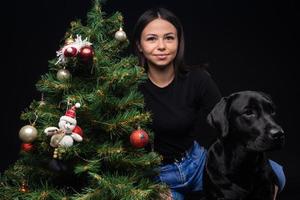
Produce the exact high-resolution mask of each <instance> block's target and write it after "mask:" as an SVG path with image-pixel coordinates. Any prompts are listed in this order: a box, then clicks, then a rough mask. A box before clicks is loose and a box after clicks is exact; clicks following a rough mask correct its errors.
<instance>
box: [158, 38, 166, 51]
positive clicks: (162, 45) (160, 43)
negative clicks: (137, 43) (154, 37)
mask: <svg viewBox="0 0 300 200" xmlns="http://www.w3.org/2000/svg"><path fill="white" fill-rule="evenodd" d="M158 49H159V50H165V49H166V45H165V41H164V40H163V39H162V38H161V39H159V40H158Z"/></svg>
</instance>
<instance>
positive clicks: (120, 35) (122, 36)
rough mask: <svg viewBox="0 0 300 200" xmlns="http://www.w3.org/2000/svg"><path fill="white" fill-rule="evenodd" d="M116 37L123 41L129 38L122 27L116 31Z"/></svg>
mask: <svg viewBox="0 0 300 200" xmlns="http://www.w3.org/2000/svg"><path fill="white" fill-rule="evenodd" d="M115 38H116V40H118V41H120V42H122V41H125V40H126V39H127V36H126V33H125V32H124V31H123V29H122V28H120V29H119V30H118V31H117V32H116V33H115Z"/></svg>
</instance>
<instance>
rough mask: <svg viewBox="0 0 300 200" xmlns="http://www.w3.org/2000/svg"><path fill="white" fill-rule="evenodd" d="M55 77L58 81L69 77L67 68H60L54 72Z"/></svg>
mask: <svg viewBox="0 0 300 200" xmlns="http://www.w3.org/2000/svg"><path fill="white" fill-rule="evenodd" d="M56 78H57V79H58V80H60V81H66V80H69V79H70V78H71V73H70V72H69V70H67V69H60V70H58V71H57V73H56Z"/></svg>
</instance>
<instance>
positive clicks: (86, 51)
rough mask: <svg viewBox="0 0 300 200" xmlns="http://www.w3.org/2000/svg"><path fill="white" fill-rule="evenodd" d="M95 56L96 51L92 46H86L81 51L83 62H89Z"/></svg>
mask: <svg viewBox="0 0 300 200" xmlns="http://www.w3.org/2000/svg"><path fill="white" fill-rule="evenodd" d="M93 56H94V50H93V48H92V47H91V46H84V47H82V48H81V49H80V52H79V57H80V58H81V59H82V60H89V59H91V58H92V57H93Z"/></svg>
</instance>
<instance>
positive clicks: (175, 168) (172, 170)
mask: <svg viewBox="0 0 300 200" xmlns="http://www.w3.org/2000/svg"><path fill="white" fill-rule="evenodd" d="M206 153H207V151H206V150H205V149H204V148H203V147H201V146H200V145H199V144H198V143H197V142H196V141H194V145H193V146H192V148H191V149H190V150H189V151H186V156H185V157H183V158H182V160H180V161H178V162H174V163H172V164H167V165H162V166H160V168H159V169H158V170H159V172H160V174H159V176H157V177H155V180H156V181H161V182H163V183H166V184H167V185H168V186H169V187H170V190H171V194H172V199H173V200H184V193H185V192H189V191H201V190H203V172H204V168H205V160H206ZM270 164H271V166H272V168H273V170H274V172H275V174H276V175H277V177H278V180H279V188H280V191H281V190H282V189H283V187H284V185H285V176H284V172H283V170H282V167H281V165H279V164H277V163H276V162H274V161H272V160H270Z"/></svg>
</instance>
